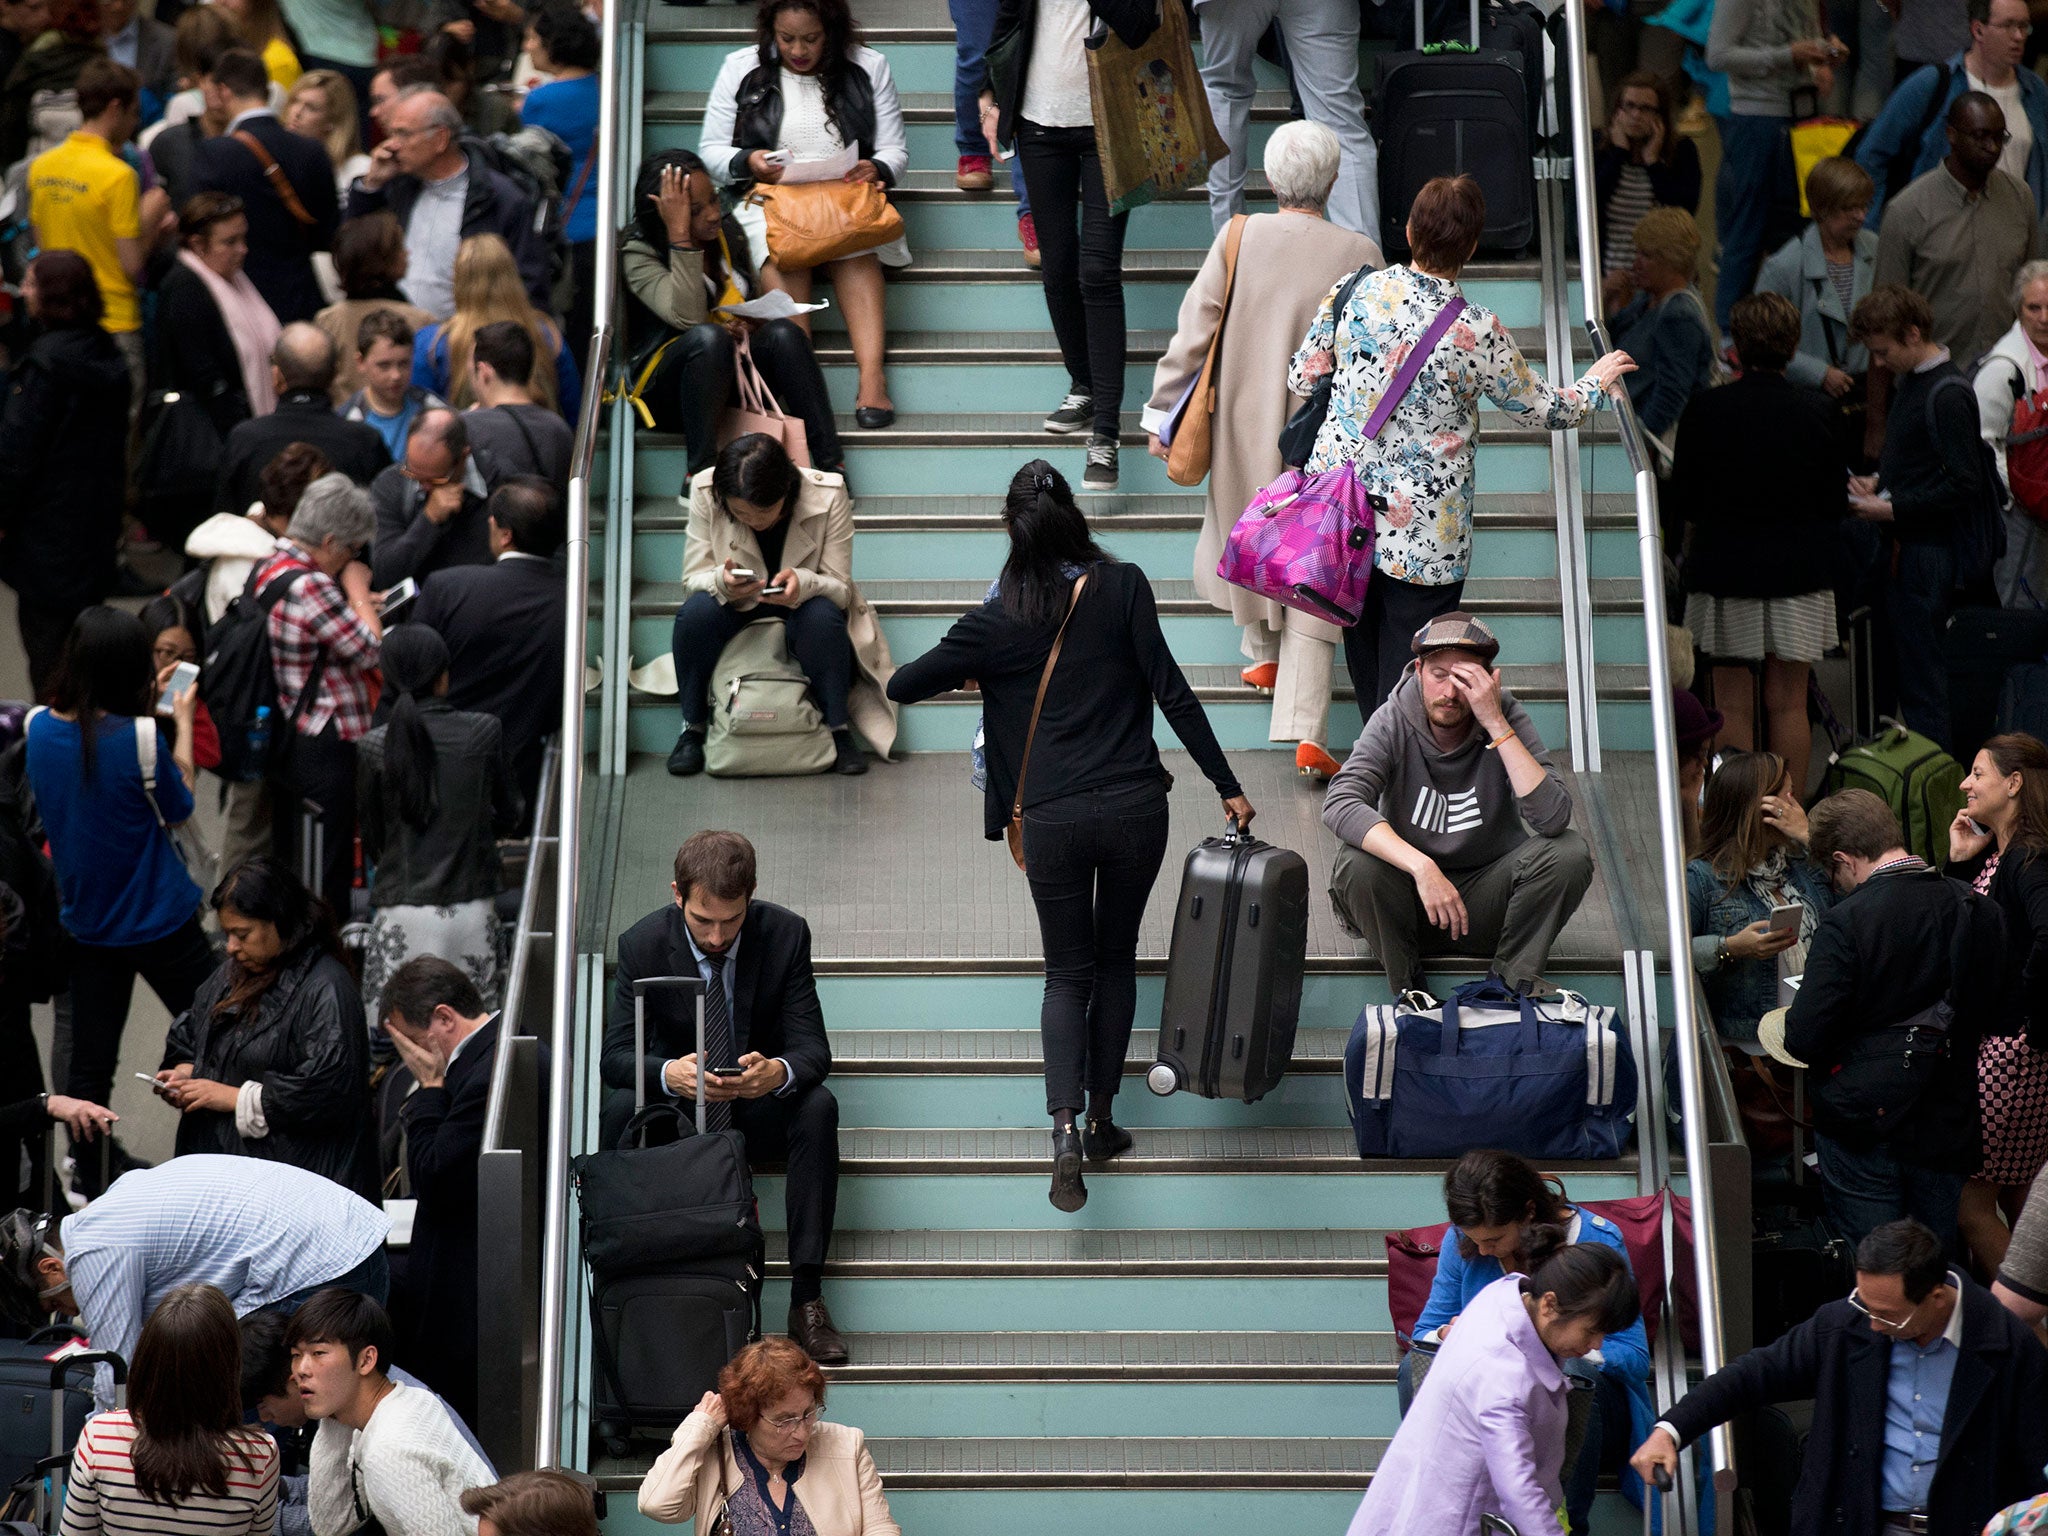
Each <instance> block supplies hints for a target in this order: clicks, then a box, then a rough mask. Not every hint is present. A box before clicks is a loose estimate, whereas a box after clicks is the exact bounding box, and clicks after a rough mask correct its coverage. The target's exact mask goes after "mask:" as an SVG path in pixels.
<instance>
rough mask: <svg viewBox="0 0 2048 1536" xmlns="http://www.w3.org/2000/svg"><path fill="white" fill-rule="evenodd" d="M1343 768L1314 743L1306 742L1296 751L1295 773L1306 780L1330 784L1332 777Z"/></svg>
mask: <svg viewBox="0 0 2048 1536" xmlns="http://www.w3.org/2000/svg"><path fill="white" fill-rule="evenodd" d="M1343 766H1344V765H1343V764H1342V763H1340V762H1338V761H1337V759H1335V758H1334V757H1332V756H1330V754H1329V753H1327V752H1325V751H1324V750H1323V749H1322V748H1321V747H1319V746H1317V745H1316V744H1315V743H1314V742H1312V741H1304V742H1303V743H1302V744H1301V745H1300V746H1298V747H1296V748H1295V749H1294V771H1295V772H1296V773H1298V774H1300V775H1301V776H1302V777H1303V778H1305V779H1318V780H1322V781H1324V782H1328V780H1329V779H1330V777H1331V775H1333V774H1334V773H1336V771H1337V770H1338V769H1339V768H1342V767H1343Z"/></svg>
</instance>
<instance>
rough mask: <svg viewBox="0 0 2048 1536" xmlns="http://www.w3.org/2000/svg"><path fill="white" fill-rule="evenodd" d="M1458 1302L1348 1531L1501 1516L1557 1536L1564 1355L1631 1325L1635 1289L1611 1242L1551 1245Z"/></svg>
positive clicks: (1571, 1356)
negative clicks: (1523, 1268)
mask: <svg viewBox="0 0 2048 1536" xmlns="http://www.w3.org/2000/svg"><path fill="white" fill-rule="evenodd" d="M1535 1237H1536V1241H1535V1242H1534V1243H1532V1244H1531V1246H1532V1247H1533V1248H1535V1249H1537V1250H1538V1251H1536V1252H1531V1253H1529V1254H1527V1255H1525V1257H1526V1258H1527V1259H1528V1260H1529V1262H1530V1265H1531V1268H1532V1269H1533V1271H1534V1272H1533V1273H1532V1274H1529V1275H1505V1276H1503V1277H1502V1278H1500V1279H1499V1280H1496V1281H1494V1282H1493V1284H1491V1285H1489V1286H1487V1287H1486V1289H1485V1290H1483V1291H1481V1292H1480V1293H1479V1294H1478V1295H1477V1296H1475V1297H1474V1298H1473V1299H1472V1300H1471V1301H1470V1302H1469V1303H1468V1304H1467V1305H1466V1307H1465V1310H1464V1312H1463V1313H1462V1314H1461V1315H1460V1316H1459V1318H1458V1326H1457V1327H1456V1328H1455V1329H1454V1330H1453V1331H1452V1333H1451V1335H1450V1337H1449V1338H1448V1339H1447V1340H1446V1341H1445V1342H1444V1346H1443V1350H1442V1352H1441V1353H1440V1354H1438V1356H1437V1358H1436V1364H1435V1366H1434V1367H1432V1368H1431V1370H1430V1372H1429V1374H1428V1376H1426V1377H1425V1378H1424V1379H1423V1383H1422V1387H1421V1390H1420V1391H1418V1392H1417V1393H1416V1396H1415V1406H1414V1407H1413V1408H1412V1409H1410V1410H1409V1413H1408V1416H1407V1417H1406V1418H1405V1419H1403V1420H1402V1421H1401V1428H1400V1430H1399V1431H1398V1432H1397V1433H1396V1434H1395V1436H1394V1439H1393V1443H1392V1444H1391V1445H1389V1446H1388V1447H1387V1453H1386V1455H1385V1456H1384V1457H1382V1458H1381V1460H1380V1465H1379V1470H1378V1471H1377V1472H1375V1473H1374V1474H1373V1480H1372V1486H1371V1487H1370V1488H1369V1489H1368V1490H1367V1491H1366V1495H1365V1501H1364V1502H1363V1503H1362V1504H1360V1505H1359V1506H1358V1513H1357V1514H1356V1515H1354V1516H1353V1517H1352V1520H1351V1529H1350V1532H1349V1536H1408V1533H1411V1532H1415V1531H1422V1530H1429V1531H1444V1532H1458V1533H1462V1532H1465V1531H1476V1530H1478V1529H1479V1520H1480V1517H1481V1516H1482V1515H1502V1516H1505V1517H1506V1518H1507V1519H1508V1520H1510V1521H1511V1522H1513V1524H1514V1527H1515V1529H1516V1530H1517V1531H1518V1532H1520V1533H1521V1536H1563V1532H1564V1525H1563V1522H1562V1520H1561V1518H1560V1516H1561V1514H1562V1512H1563V1506H1564V1488H1563V1483H1562V1481H1561V1479H1560V1476H1559V1474H1560V1472H1561V1470H1562V1467H1563V1463H1564V1434H1565V1394H1566V1392H1567V1390H1568V1389H1567V1387H1566V1385H1565V1375H1564V1362H1565V1361H1567V1360H1576V1359H1580V1358H1582V1357H1583V1356H1585V1355H1588V1354H1591V1353H1592V1352H1593V1351H1594V1350H1596V1349H1598V1348H1599V1347H1600V1344H1601V1341H1602V1340H1603V1339H1604V1338H1605V1337H1606V1336H1607V1335H1608V1334H1610V1333H1620V1332H1622V1331H1623V1330H1624V1329H1626V1328H1628V1327H1629V1326H1630V1325H1631V1324H1633V1323H1634V1322H1635V1320H1636V1314H1637V1311H1638V1302H1637V1299H1636V1285H1635V1281H1634V1279H1633V1278H1631V1277H1630V1275H1629V1272H1628V1266H1627V1264H1625V1263H1624V1262H1623V1261H1622V1258H1621V1256H1620V1255H1619V1254H1618V1253H1616V1252H1615V1251H1614V1250H1613V1249H1612V1248H1609V1247H1606V1246H1605V1245H1603V1244H1598V1243H1572V1244H1569V1245H1567V1246H1563V1247H1556V1248H1554V1249H1553V1248H1552V1247H1551V1245H1552V1243H1554V1241H1555V1237H1556V1229H1555V1228H1537V1229H1535Z"/></svg>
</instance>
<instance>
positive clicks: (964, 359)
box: [816, 263, 1593, 378]
mask: <svg viewBox="0 0 2048 1536" xmlns="http://www.w3.org/2000/svg"><path fill="white" fill-rule="evenodd" d="M1474 265H1478V264H1477V263H1474ZM1513 335H1514V338H1515V344H1516V345H1517V346H1519V347H1520V348H1521V349H1522V353H1523V355H1524V356H1525V357H1527V358H1528V359H1529V362H1530V364H1531V366H1533V367H1538V368H1540V367H1541V366H1542V361H1543V358H1544V356H1545V351H1546V348H1545V343H1544V339H1543V332H1542V330H1541V329H1540V328H1537V327H1532V326H1517V327H1514V328H1513ZM1172 340H1173V333H1172V332H1171V331H1164V330H1160V331H1145V330H1138V329H1136V328H1133V329H1132V331H1131V334H1130V338H1129V347H1128V354H1129V357H1130V360H1131V363H1132V365H1133V366H1142V367H1144V368H1145V369H1147V370H1149V369H1150V368H1151V367H1152V365H1153V364H1155V363H1157V362H1158V361H1159V357H1160V354H1161V353H1162V352H1164V351H1165V349H1166V346H1167V344H1168V343H1169V342H1171V341H1172ZM1574 340H1575V345H1574V347H1573V349H1572V355H1573V357H1574V358H1575V359H1577V361H1578V363H1579V365H1580V366H1583V365H1584V364H1586V363H1589V362H1591V361H1592V355H1593V349H1592V344H1591V342H1590V341H1588V340H1587V339H1586V338H1585V337H1584V336H1583V335H1581V336H1579V337H1576V338H1574ZM816 344H817V354H818V361H819V362H820V363H822V364H824V366H825V368H826V370H827V377H828V378H829V377H832V376H833V375H832V372H831V370H833V369H835V368H845V367H848V366H850V365H851V364H852V362H853V352H852V349H851V347H850V346H849V345H848V343H847V339H846V333H845V332H844V331H825V332H821V333H820V334H819V335H818V337H817V343H816ZM926 363H942V364H950V365H954V366H969V365H972V366H981V367H985V366H991V365H995V364H1002V363H1031V364H1036V365H1038V366H1041V367H1058V366H1059V363H1060V349H1059V344H1058V341H1057V340H1056V339H1055V338H1054V336H1053V334H1052V332H1051V331H1050V330H1049V329H1047V327H1046V326H1044V325H1038V326H1028V327H1023V328H1020V329H1018V330H1016V331H989V330H981V329H977V330H969V331H923V330H919V331H901V330H892V331H891V332H890V333H889V366H890V367H892V368H898V367H906V366H912V365H922V364H926Z"/></svg>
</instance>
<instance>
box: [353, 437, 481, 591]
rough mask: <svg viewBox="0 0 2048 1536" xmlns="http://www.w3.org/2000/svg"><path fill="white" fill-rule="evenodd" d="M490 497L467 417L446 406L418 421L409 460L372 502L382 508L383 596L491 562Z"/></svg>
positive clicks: (377, 557) (375, 558)
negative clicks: (399, 585)
mask: <svg viewBox="0 0 2048 1536" xmlns="http://www.w3.org/2000/svg"><path fill="white" fill-rule="evenodd" d="M365 430H369V431H374V430H375V429H374V428H368V427H366V428H365ZM489 495H490V485H489V481H488V479H487V478H486V475H485V472H484V468H483V466H482V465H481V464H480V463H479V462H478V458H477V455H476V454H474V453H472V452H471V451H470V447H469V428H468V426H467V425H465V424H464V422H463V419H462V417H461V416H460V415H459V414H458V413H457V412H455V411H452V410H449V409H447V408H446V407H445V406H444V407H442V408H440V409H438V410H425V411H421V412H420V413H419V415H417V416H415V417H413V419H412V432H411V434H410V435H409V436H407V438H406V440H405V458H404V460H403V461H401V462H400V463H397V464H394V465H392V466H391V467H390V468H389V469H387V470H385V471H383V472H382V473H381V474H379V475H378V476H377V478H376V479H375V480H374V481H372V482H371V483H370V504H371V505H372V506H374V507H375V508H376V509H377V539H376V542H375V543H374V544H372V545H371V546H370V581H371V584H372V585H373V586H375V587H377V588H378V589H379V590H380V591H381V590H382V589H383V588H385V587H388V586H390V585H392V584H393V583H394V582H399V581H403V580H405V578H406V577H408V576H410V577H412V578H414V579H415V580H417V581H425V580H426V579H427V577H428V576H429V575H431V574H432V573H433V572H435V571H441V570H446V569H448V568H449V567H450V566H456V565H486V564H488V563H489V562H490V558H491V538H490V527H489V522H490V519H489V518H488V516H487V515H486V514H485V512H484V501H485V498H486V497H488V496H489Z"/></svg>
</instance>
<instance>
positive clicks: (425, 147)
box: [348, 86, 551, 320]
mask: <svg viewBox="0 0 2048 1536" xmlns="http://www.w3.org/2000/svg"><path fill="white" fill-rule="evenodd" d="M384 123H385V135H384V142H383V143H381V144H379V145H378V146H377V149H376V153H374V154H373V155H371V156H370V168H369V169H368V170H367V171H365V172H363V174H362V175H361V176H359V177H357V178H356V180H355V183H354V184H353V185H352V186H351V187H350V188H349V189H348V216H349V217H350V218H352V219H354V218H360V217H361V216H362V215H363V214H366V213H374V212H375V211H376V210H377V209H379V208H389V209H390V210H391V211H392V213H394V214H395V215H397V217H398V222H399V223H400V224H401V225H403V226H404V227H405V254H406V274H405V277H404V279H403V281H401V282H400V283H399V287H400V288H401V289H402V290H403V291H404V293H405V296H406V297H407V298H408V299H410V300H411V301H412V302H413V303H415V304H417V305H419V307H420V308H421V309H424V310H425V311H426V312H427V313H428V314H430V315H432V316H434V317H435V318H436V319H440V320H445V319H446V318H447V317H448V316H449V315H450V314H451V313H453V312H454V309H455V252H456V250H457V248H458V247H459V246H460V245H461V244H462V242H463V241H464V240H466V239H468V238H469V237H470V236H471V235H482V234H494V235H499V236H502V237H503V239H504V241H505V243H506V244H507V245H508V246H510V247H511V248H512V255H513V258H514V259H515V260H516V261H517V262H518V263H519V275H520V277H521V278H522V279H523V280H524V281H525V283H526V292H527V296H528V297H529V298H531V299H532V300H533V302H534V304H535V305H536V306H537V307H538V308H540V309H541V310H543V311H545V310H547V309H549V308H550V303H549V297H548V283H549V279H550V276H551V274H550V272H549V270H548V250H547V246H546V243H545V242H544V241H543V240H542V239H541V237H540V235H539V234H538V233H537V232H536V231H535V229H534V227H533V203H532V200H531V199H530V198H528V197H527V195H526V193H525V192H524V191H522V190H521V189H520V187H519V185H518V184H517V183H516V182H514V181H513V180H512V179H511V178H510V177H508V176H505V175H502V174H500V173H499V172H497V171H494V170H492V169H491V167H490V165H489V164H488V163H486V161H485V160H484V159H483V157H482V156H481V155H479V154H478V153H476V152H475V151H473V150H472V149H470V148H469V147H467V146H466V145H465V144H464V143H463V142H462V114H461V113H460V112H458V111H456V110H455V106H454V104H453V103H452V102H450V101H449V100H448V98H447V97H446V96H443V95H442V94H441V93H440V92H439V91H436V90H433V89H431V88H430V87H427V86H410V87H408V88H406V89H405V90H403V91H401V92H400V93H399V95H398V99H397V100H396V101H394V102H391V103H390V104H389V105H388V106H387V107H386V108H385V109H384Z"/></svg>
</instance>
